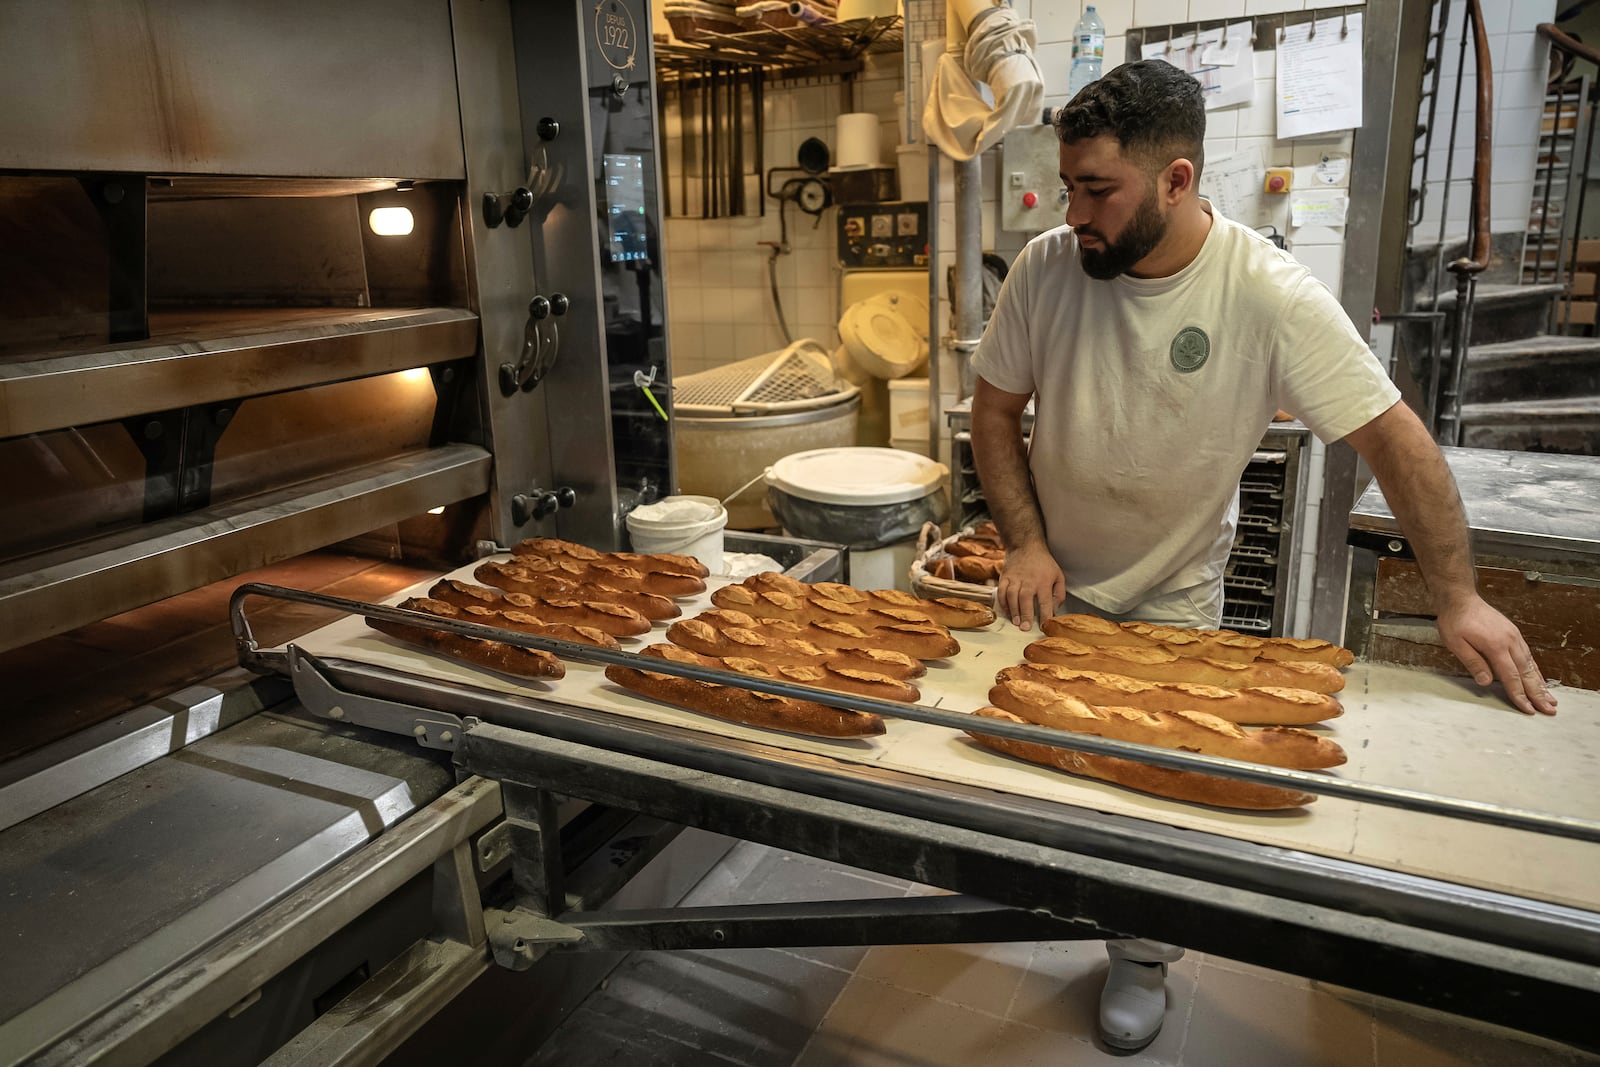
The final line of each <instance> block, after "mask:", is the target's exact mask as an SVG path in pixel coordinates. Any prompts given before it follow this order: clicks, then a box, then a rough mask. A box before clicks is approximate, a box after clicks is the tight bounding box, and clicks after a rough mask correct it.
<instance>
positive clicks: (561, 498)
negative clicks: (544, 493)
mask: <svg viewBox="0 0 1600 1067" xmlns="http://www.w3.org/2000/svg"><path fill="white" fill-rule="evenodd" d="M556 502H557V503H559V504H560V505H561V506H562V507H564V508H570V507H571V506H572V505H574V504H576V503H577V502H578V494H577V492H576V491H574V490H573V488H572V486H570V485H563V486H562V487H561V488H560V489H557V490H556Z"/></svg>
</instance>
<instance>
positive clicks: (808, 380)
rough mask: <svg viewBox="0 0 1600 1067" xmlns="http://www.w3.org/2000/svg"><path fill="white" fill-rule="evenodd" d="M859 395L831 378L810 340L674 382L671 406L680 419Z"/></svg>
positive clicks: (791, 407)
mask: <svg viewBox="0 0 1600 1067" xmlns="http://www.w3.org/2000/svg"><path fill="white" fill-rule="evenodd" d="M858 392H860V390H859V389H858V388H857V387H856V386H854V385H851V384H849V383H848V382H845V381H843V380H842V379H840V378H839V376H838V375H837V374H835V373H834V369H833V361H832V359H830V358H829V356H828V353H827V351H826V350H825V349H824V348H823V347H822V346H821V345H820V344H818V343H817V342H816V341H812V340H800V341H796V342H795V343H794V344H792V345H790V346H789V347H788V348H785V349H783V350H781V351H778V352H768V353H765V354H764V355H760V356H751V357H750V358H749V359H741V360H739V362H737V363H730V364H728V365H727V366H725V367H715V368H713V369H711V370H707V371H700V372H699V373H698V374H690V375H686V376H684V377H682V378H679V379H678V381H677V384H676V386H675V388H674V390H673V406H674V407H675V408H676V409H677V410H678V411H679V412H680V413H681V414H684V415H733V414H749V415H759V414H773V413H778V412H783V411H804V410H808V409H810V408H819V407H826V406H828V405H830V404H837V403H839V402H840V401H842V400H846V399H848V398H849V397H851V396H854V395H855V394H856V393H858Z"/></svg>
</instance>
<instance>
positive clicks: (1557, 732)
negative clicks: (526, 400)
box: [296, 566, 1600, 910]
mask: <svg viewBox="0 0 1600 1067" xmlns="http://www.w3.org/2000/svg"><path fill="white" fill-rule="evenodd" d="M472 570H473V568H472V567H470V566H469V567H464V568H462V569H461V570H459V571H456V572H454V573H452V574H451V575H448V577H452V578H459V579H461V580H463V581H472V580H473V579H472ZM713 583H714V584H713V587H715V580H713ZM429 584H431V583H427V584H424V585H419V586H416V587H414V588H413V589H410V590H407V591H405V592H403V593H401V594H398V595H396V596H395V597H393V598H391V599H390V600H389V601H388V603H397V602H398V601H399V600H401V599H403V598H404V597H406V596H421V595H425V593H426V590H427V587H428V585H429ZM679 604H680V605H681V606H682V607H683V609H684V616H685V617H688V616H690V615H693V614H695V613H697V612H698V611H701V610H703V609H704V608H706V607H708V606H710V603H709V596H708V595H702V596H699V597H694V598H690V599H685V600H681V601H679ZM666 625H667V624H665V623H657V624H656V630H655V632H654V633H652V634H650V635H647V636H646V637H641V638H634V639H624V640H623V642H622V644H623V647H624V649H626V650H628V651H636V650H637V649H639V648H641V647H643V646H644V645H646V644H649V643H652V642H654V641H660V640H664V637H663V636H662V633H661V631H662V630H664V629H665V627H666ZM956 636H957V638H958V639H959V640H960V641H961V646H962V649H961V653H960V654H959V655H958V656H956V657H954V658H952V659H950V660H947V661H938V662H934V663H930V664H929V667H928V673H927V675H926V676H925V677H923V678H921V679H919V680H918V683H919V684H920V685H921V687H922V693H923V699H922V702H923V703H924V704H925V705H928V706H931V707H938V708H941V709H944V710H949V711H959V712H970V711H972V710H973V709H975V708H978V707H981V706H982V705H984V704H986V703H988V700H987V696H986V694H987V692H988V689H989V686H990V685H991V684H992V682H993V679H994V674H995V672H996V671H997V670H999V669H1000V668H1002V667H1005V666H1009V665H1011V664H1013V663H1017V662H1019V661H1020V660H1021V659H1022V650H1023V648H1024V646H1026V645H1027V644H1028V643H1029V641H1031V640H1034V639H1035V638H1037V637H1038V636H1039V635H1038V632H1037V631H1034V632H1032V633H1028V634H1024V633H1021V632H1020V631H1018V630H1017V629H1016V628H1015V627H1013V626H1011V625H1010V624H1008V623H995V624H994V625H993V626H991V627H989V628H988V629H986V630H981V631H967V630H961V631H956ZM296 644H298V645H299V646H300V647H301V648H303V649H305V650H307V651H309V652H311V653H313V654H315V655H319V656H333V657H343V658H346V659H350V660H355V661H359V662H363V663H368V664H373V665H376V666H381V667H388V668H392V669H395V670H400V671H406V672H409V673H412V674H418V675H426V676H429V677H433V678H439V679H446V680H450V681H454V682H460V683H464V684H469V685H475V686H478V687H480V688H483V689H489V690H497V691H501V692H507V693H524V694H528V695H531V696H538V697H542V698H549V699H555V700H559V701H560V702H562V703H565V704H570V705H573V706H577V707H582V708H589V709H595V710H600V711H606V712H611V713H615V714H619V715H627V716H631V717H635V718H640V719H646V720H650V721H652V722H660V723H668V724H671V725H675V726H680V727H684V728H687V729H693V730H703V731H706V732H709V733H715V734H719V735H722V736H727V737H734V738H739V739H743V740H746V741H750V742H755V743H758V744H765V745H768V746H771V747H774V748H777V749H783V750H793V751H802V752H810V753H818V754H822V755H827V756H832V757H834V758H836V759H840V760H847V761H851V762H856V763H864V764H870V765H875V766H880V767H885V768H890V769H893V770H895V771H900V772H905V773H910V774H916V775H919V776H922V777H926V778H932V779H936V780H945V781H950V782H960V783H963V784H966V785H971V786H977V787H980V788H988V789H994V790H998V791H1001V792H1005V793H1014V794H1019V795H1023V796H1029V797H1037V798H1041V799H1045V800H1050V801H1056V802H1059V803H1063V804H1070V805H1074V806H1078V807H1084V808H1091V809H1094V810H1097V811H1105V812H1110V813H1114V814H1118V815H1127V816H1132V817H1135V818H1141V819H1150V820H1153V821H1157V822H1162V823H1166V824H1169V825H1172V826H1179V827H1184V828H1187V829H1192V830H1200V831H1205V832H1209V833H1215V834H1221V835H1223V836H1226V837H1232V838H1238V839H1241V840H1246V841H1253V842H1257V843H1259V844H1263V845H1275V846H1281V847H1284V848H1292V849H1299V850H1301V851H1305V852H1311V853H1317V854H1319V855H1325V856H1333V857H1337V858H1340V859H1349V860H1354V861H1356V862H1359V863H1366V864H1371V865H1373V866H1377V867H1383V868H1387V869H1391V870H1396V871H1404V872H1407V873H1412V874H1419V875H1425V876H1429V877H1434V878H1440V879H1444V880H1446V881H1451V882H1459V883H1463V884H1467V885H1475V886H1481V887H1484V888H1488V889H1494V890H1499V891H1502V892H1508V893H1513V894H1517V895H1521V896H1527V897H1532V898H1536V899H1540V900H1547V901H1552V902H1556V903H1561V904H1567V905H1572V906H1576V907H1581V908H1586V909H1590V910H1600V845H1592V844H1586V843H1582V842H1576V841H1572V840H1569V839H1566V838H1558V837H1549V836H1544V835H1538V834H1532V833H1527V832H1523V831H1516V830H1507V829H1503V828H1500V827H1493V826H1485V825H1481V824H1477V823H1469V822H1462V821H1460V820H1455V819H1447V818H1443V817H1439V816H1432V815H1422V814H1417V813H1414V812H1407V811H1403V810H1399V809H1395V808H1386V807H1380V806H1377V805H1371V804H1361V803H1356V802H1353V801H1346V800H1340V799H1336V798H1329V797H1324V798H1321V799H1319V800H1318V801H1317V802H1316V803H1314V804H1311V805H1310V806H1308V807H1305V808H1301V809H1297V810H1294V811H1284V812H1246V811H1230V810H1226V809H1221V808H1210V807H1204V806H1201V805H1196V804H1187V803H1181V802H1178V801H1171V800H1165V799H1162V798H1160V797H1153V796H1147V795H1145V794H1143V793H1137V792H1134V791H1132V790H1128V789H1123V788H1121V787H1119V786H1114V785H1111V784H1108V783H1104V782H1097V781H1091V780H1088V779H1081V778H1076V777H1073V776H1071V775H1068V774H1065V773H1062V772H1060V771H1056V770H1053V769H1050V768H1046V767H1041V766H1037V765H1035V764H1030V763H1025V762H1023V761H1021V760H1016V759H1012V758H1011V757H1008V756H1003V755H1000V754H999V753H996V752H992V751H990V750H987V749H984V748H981V747H979V746H978V745H977V744H976V743H974V742H973V741H972V740H971V739H970V738H968V737H967V736H966V735H965V734H960V733H956V732H955V731H952V730H948V729H945V728H943V727H940V726H933V725H929V724H926V723H917V722H907V721H903V720H892V721H889V722H888V723H887V732H886V733H885V734H883V735H882V736H879V737H874V738H866V739H854V740H830V739H825V738H812V737H804V736H799V735H793V734H786V733H781V732H778V731H773V730H761V729H755V728H751V727H745V726H740V725H738V724H735V723H728V722H723V721H722V720H719V719H714V718H711V717H709V716H704V715H698V714H695V713H694V712H689V711H682V710H680V709H677V708H673V707H669V706H667V705H663V704H657V703H655V702H654V701H650V700H647V699H645V698H643V697H639V696H636V695H634V694H632V693H629V692H627V691H625V690H622V689H619V688H618V687H616V686H614V685H612V684H611V683H609V682H608V681H606V679H605V676H604V672H603V669H602V668H599V667H592V666H588V665H585V664H578V663H569V664H568V665H567V677H566V678H564V679H562V680H560V681H558V682H549V683H543V682H540V683H519V682H518V681H516V680H514V679H511V678H505V677H501V676H499V675H496V674H493V673H491V672H489V671H485V670H480V669H477V668H474V667H470V666H467V665H464V664H460V663H456V662H453V661H450V660H446V659H443V658H441V657H437V656H432V655H429V654H427V653H425V652H422V651H420V650H417V649H414V648H411V647H410V646H407V645H403V644H401V643H399V642H397V641H394V640H392V639H390V638H388V637H384V636H383V635H381V634H379V633H377V632H376V631H374V630H372V629H371V628H369V627H368V626H367V625H366V624H365V622H364V620H362V619H359V618H347V619H342V620H340V621H339V622H336V623H333V624H332V625H329V626H327V627H324V628H323V629H321V630H318V631H315V632H314V633H311V634H308V635H306V636H305V637H303V638H301V639H300V640H298V641H297V642H296ZM1345 679H1346V688H1345V690H1344V692H1342V693H1340V694H1339V697H1340V699H1341V700H1342V701H1343V702H1344V706H1345V714H1344V715H1343V716H1342V717H1340V718H1338V719H1335V720H1332V722H1330V723H1328V724H1326V725H1325V726H1324V727H1320V728H1319V729H1320V730H1322V732H1324V733H1326V734H1327V736H1330V737H1332V738H1334V739H1335V740H1337V741H1338V742H1339V743H1340V744H1341V745H1343V746H1344V748H1345V750H1346V751H1347V752H1348V753H1349V756H1350V761H1349V762H1348V763H1347V764H1345V765H1344V766H1343V767H1340V768H1338V769H1337V770H1335V771H1333V772H1330V773H1332V774H1335V775H1338V776H1340V777H1343V778H1346V779H1353V780H1359V781H1366V782H1373V783H1377V784H1382V785H1388V786H1396V787H1403V788H1409V789H1416V790H1421V791H1423V792H1428V793H1434V794H1438V795H1443V796H1451V797H1460V798H1466V799H1471V800H1479V801H1488V802H1491V803H1495V804H1503V805H1508V806H1516V807H1523V808H1531V809H1536V810H1539V811H1544V812H1551V813H1556V814H1562V815H1572V816H1580V817H1583V818H1587V819H1600V692H1593V691H1589V690H1577V689H1565V688H1563V689H1558V690H1557V695H1558V697H1559V699H1560V701H1561V710H1560V714H1558V715H1556V716H1554V717H1546V716H1539V717H1536V718H1529V717H1526V716H1523V715H1520V714H1518V713H1516V712H1514V711H1512V710H1510V708H1509V706H1507V705H1505V704H1502V703H1500V702H1499V701H1498V700H1497V699H1496V698H1494V697H1492V696H1489V695H1480V694H1478V693H1477V692H1476V691H1475V689H1474V687H1472V686H1471V684H1470V683H1469V682H1466V681H1465V680H1462V679H1455V678H1447V677H1444V676H1441V675H1434V674H1428V673H1424V672H1421V671H1416V670H1408V669H1404V668H1399V667H1385V666H1373V665H1368V664H1356V665H1355V666H1353V667H1351V668H1350V669H1349V670H1347V671H1346V672H1345Z"/></svg>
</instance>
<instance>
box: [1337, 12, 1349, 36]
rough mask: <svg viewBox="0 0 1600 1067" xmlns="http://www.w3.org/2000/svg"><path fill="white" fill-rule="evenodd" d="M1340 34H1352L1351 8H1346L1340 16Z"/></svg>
mask: <svg viewBox="0 0 1600 1067" xmlns="http://www.w3.org/2000/svg"><path fill="white" fill-rule="evenodd" d="M1339 36H1340V37H1348V36H1350V9H1349V8H1345V9H1344V14H1342V15H1340V16H1339Z"/></svg>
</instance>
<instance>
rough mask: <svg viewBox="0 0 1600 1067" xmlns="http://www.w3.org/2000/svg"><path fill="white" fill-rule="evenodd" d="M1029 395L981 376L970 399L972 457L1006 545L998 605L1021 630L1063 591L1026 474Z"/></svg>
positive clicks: (1062, 596)
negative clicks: (1024, 423)
mask: <svg viewBox="0 0 1600 1067" xmlns="http://www.w3.org/2000/svg"><path fill="white" fill-rule="evenodd" d="M1030 395H1031V394H1028V393H1008V392H1006V391H1005V390H1003V389H997V388H995V387H994V386H993V385H990V384H989V383H988V382H987V381H985V380H984V379H983V378H981V377H980V378H979V379H978V384H977V389H976V391H975V392H974V394H973V397H972V459H973V463H974V465H975V466H976V467H977V469H978V481H979V482H980V483H981V484H982V485H983V497H984V500H986V501H987V502H988V504H989V516H990V517H991V518H992V519H994V524H995V526H996V527H998V528H999V530H1000V537H1001V540H1003V541H1004V542H1005V546H1006V567H1005V571H1004V572H1003V573H1002V574H1001V576H1000V584H999V590H998V593H999V597H998V599H999V609H1000V611H1001V612H1002V613H1003V614H1005V616H1006V617H1007V618H1009V619H1010V620H1011V621H1012V622H1013V623H1015V624H1016V625H1017V626H1019V627H1021V628H1022V629H1024V630H1028V629H1031V628H1032V626H1033V620H1034V618H1035V617H1036V615H1037V617H1039V618H1044V617H1046V616H1048V615H1052V614H1054V613H1055V609H1056V606H1057V605H1058V604H1060V603H1061V601H1062V600H1064V599H1066V595H1067V582H1066V578H1065V577H1064V576H1063V575H1062V573H1061V567H1060V566H1059V565H1058V564H1057V563H1056V561H1055V558H1054V557H1052V556H1051V555H1050V546H1049V544H1048V543H1047V542H1046V540H1045V526H1044V515H1043V513H1042V512H1041V511H1040V510H1039V498H1038V496H1036V495H1035V493H1034V489H1033V480H1032V478H1031V477H1030V476H1029V474H1028V453H1027V450H1026V448H1025V447H1024V446H1023V441H1022V412H1023V409H1024V408H1026V407H1027V406H1028V399H1029V397H1030ZM1036 604H1037V608H1035V605H1036Z"/></svg>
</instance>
